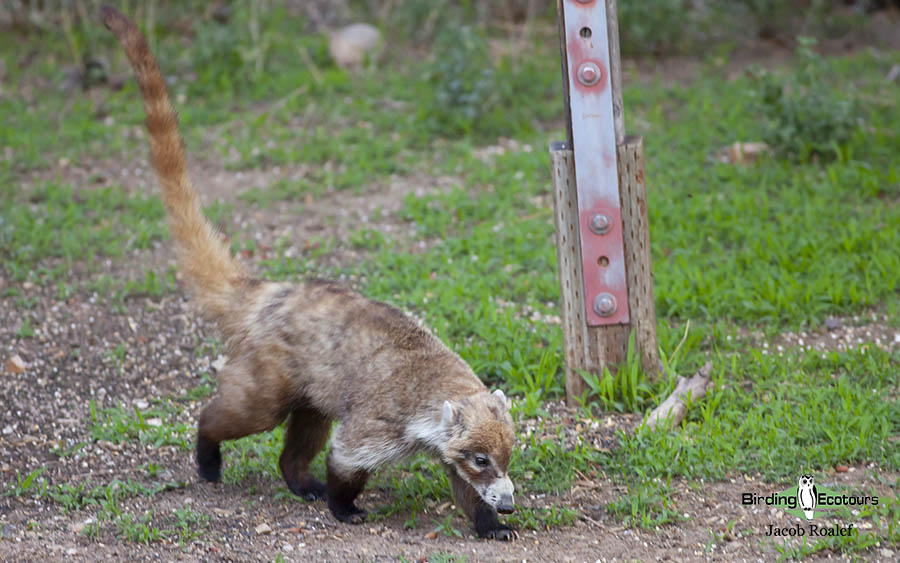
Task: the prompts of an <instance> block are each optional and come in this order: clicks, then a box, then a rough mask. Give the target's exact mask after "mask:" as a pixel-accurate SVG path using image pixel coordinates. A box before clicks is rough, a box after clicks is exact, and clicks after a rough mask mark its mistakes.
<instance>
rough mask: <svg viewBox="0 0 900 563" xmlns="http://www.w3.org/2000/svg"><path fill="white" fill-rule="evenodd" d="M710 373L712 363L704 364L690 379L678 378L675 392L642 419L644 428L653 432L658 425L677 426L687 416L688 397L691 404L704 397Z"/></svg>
mask: <svg viewBox="0 0 900 563" xmlns="http://www.w3.org/2000/svg"><path fill="white" fill-rule="evenodd" d="M711 372H712V363H711V362H706V363H705V364H704V365H703V367H702V368H700V371H698V372H697V373H696V374H694V376H693V377H691V378H690V379H688V378H686V377H681V376H678V382H677V383H676V384H675V390H674V391H672V394H671V395H669V396H668V398H667V399H666V400H665V401H663V402H662V404H661V405H659V406H658V407H656V408H655V409H653V411H651V412H650V414H649V415H647V418H646V419H644V426H646V427H647V428H649V429H650V430H655V429H656V428H657V427H658V426H659V425H660V424H665V425H667V426H668V427H669V428H674V427H676V426H678V424H680V423H681V421H682V420H684V416H685V415H686V414H687V407H688V405H687V403H688V397H690V401H691V402H692V403H695V402H697V401H699V400H700V399H702V398H703V396H704V395H706V389H707V387H709V382H710V377H709V376H710V373H711Z"/></svg>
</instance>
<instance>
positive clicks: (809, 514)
mask: <svg viewBox="0 0 900 563" xmlns="http://www.w3.org/2000/svg"><path fill="white" fill-rule="evenodd" d="M797 504H799V505H800V508H802V509H803V514H805V515H806V519H807V520H812V519H813V515H814V514H815V510H814V509H815V508H816V486H815V484H813V476H812V475H801V476H800V481H799V482H798V483H797Z"/></svg>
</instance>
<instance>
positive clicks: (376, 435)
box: [102, 6, 517, 540]
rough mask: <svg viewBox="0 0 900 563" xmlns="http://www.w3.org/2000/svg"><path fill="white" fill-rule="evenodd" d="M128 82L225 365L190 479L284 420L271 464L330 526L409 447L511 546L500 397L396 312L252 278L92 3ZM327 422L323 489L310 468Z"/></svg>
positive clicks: (154, 76) (143, 64) (159, 81)
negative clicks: (435, 465) (434, 460)
mask: <svg viewBox="0 0 900 563" xmlns="http://www.w3.org/2000/svg"><path fill="white" fill-rule="evenodd" d="M102 15H103V21H104V23H105V24H106V27H107V28H109V29H110V30H112V32H113V33H114V34H115V35H116V37H117V38H118V39H119V42H120V43H121V44H122V47H123V48H124V49H125V53H126V54H127V55H128V58H129V60H130V61H131V64H132V66H133V67H134V73H135V76H136V78H137V82H138V85H139V86H140V90H141V95H142V97H143V100H144V109H145V110H146V113H147V121H146V124H147V131H148V132H149V138H150V153H151V157H152V160H153V167H154V169H155V170H156V173H157V176H158V177H159V183H160V185H161V186H162V200H163V203H164V205H165V208H166V211H167V213H168V217H169V226H170V231H171V234H172V236H173V238H174V239H175V241H176V243H177V245H178V251H179V262H180V268H181V271H182V272H183V273H184V275H185V277H186V278H187V280H188V282H189V284H190V285H191V287H192V289H193V294H194V295H195V298H196V299H197V301H198V302H199V303H200V306H201V307H202V309H203V311H204V312H205V313H206V314H207V315H209V316H210V317H211V318H213V319H215V320H216V321H217V323H218V326H219V328H220V330H221V331H222V333H223V335H224V337H225V338H226V342H227V354H228V362H227V364H226V365H225V367H224V368H223V369H222V370H221V371H220V373H219V384H218V389H217V392H216V394H215V396H214V397H213V398H212V400H211V401H210V403H209V404H208V405H207V406H206V407H205V408H204V409H203V412H202V413H201V415H200V421H199V429H198V437H197V464H198V470H199V473H200V475H201V476H202V477H203V478H204V479H206V480H208V481H218V480H219V477H220V474H221V464H222V457H221V454H220V453H219V444H220V442H222V441H223V440H236V439H238V438H241V437H243V436H248V435H250V434H254V433H257V432H264V431H266V430H270V429H272V428H274V427H275V426H277V425H278V424H281V423H282V422H283V421H284V420H285V419H287V427H286V432H285V436H284V450H283V451H282V454H281V458H280V461H279V465H280V468H281V472H282V474H283V475H284V479H285V481H286V482H287V484H288V487H290V489H291V491H293V492H294V493H295V494H297V495H299V496H302V497H305V498H308V499H317V498H323V497H324V498H326V499H327V501H328V507H329V508H330V509H331V512H332V514H334V516H335V518H337V519H338V520H341V521H343V522H352V523H359V522H362V521H363V519H364V517H365V515H366V513H365V511H364V510H361V509H360V508H358V507H357V506H356V504H355V502H354V501H355V499H356V497H357V495H359V493H360V491H361V490H362V488H363V486H364V485H365V483H366V480H367V479H368V477H369V475H370V473H371V472H372V471H374V470H375V469H377V468H378V467H381V466H383V465H385V464H387V463H389V462H393V461H396V460H399V459H402V458H404V457H406V456H408V455H410V454H412V453H414V452H417V451H429V452H432V453H434V454H436V455H438V456H439V457H440V459H441V461H442V463H443V464H444V466H445V467H446V469H447V473H448V474H449V477H450V482H451V485H452V487H453V493H454V495H455V497H456V501H457V504H458V505H459V506H460V508H462V510H463V511H464V512H465V514H466V515H467V516H468V517H469V518H470V519H471V520H472V522H473V523H474V526H475V531H476V532H477V534H478V535H479V536H481V537H490V538H498V539H503V540H509V539H513V538H515V537H517V534H516V532H515V531H514V530H512V529H511V528H509V527H508V526H504V525H503V524H501V523H500V521H499V519H498V517H497V513H498V512H501V513H510V512H512V511H513V510H514V504H513V495H512V493H513V484H512V481H510V479H509V476H508V473H507V469H508V466H509V458H510V455H511V453H512V448H513V441H514V438H515V436H514V433H513V425H512V419H511V418H510V415H509V403H508V401H507V400H506V397H504V395H503V392H502V391H495V392H494V393H490V392H489V391H488V390H487V388H485V386H484V384H482V383H481V381H480V380H479V379H478V377H477V376H476V375H475V374H474V373H473V372H472V370H471V368H470V367H469V366H468V365H467V364H466V363H465V362H464V361H463V360H462V359H461V358H460V357H459V356H457V355H456V354H455V353H453V352H452V351H450V350H449V349H448V348H447V347H446V346H444V344H443V343H441V341H440V340H438V339H437V338H435V337H434V336H432V335H431V334H430V333H429V332H427V331H426V330H423V329H422V328H420V327H419V326H417V325H416V323H415V322H413V321H412V320H410V319H409V318H407V317H406V316H405V315H404V314H403V313H401V312H400V311H398V310H396V309H394V308H392V307H390V306H388V305H385V304H383V303H378V302H375V301H370V300H368V299H366V298H364V297H362V296H360V295H358V294H356V293H353V292H352V291H350V290H349V289H346V288H344V287H342V286H340V285H338V284H337V283H334V282H329V281H320V280H313V281H309V282H306V283H300V284H288V283H275V282H265V281H260V280H258V279H255V278H252V277H251V276H249V275H248V273H247V272H245V270H244V268H242V267H241V265H240V264H239V263H238V262H236V261H235V260H234V258H233V257H232V256H231V255H230V253H229V250H228V248H227V247H226V246H225V245H224V244H223V242H222V240H221V237H220V236H219V234H218V233H217V232H216V230H215V229H214V228H213V227H212V226H211V225H210V223H209V222H208V221H207V220H206V218H205V217H204V216H203V214H202V212H201V210H200V205H199V202H198V200H197V193H196V192H195V191H194V188H193V186H192V185H191V182H190V180H189V179H188V176H187V172H186V166H185V154H184V148H183V145H182V140H181V136H180V134H179V132H178V125H177V122H176V116H175V110H174V109H173V108H172V104H171V102H170V100H169V94H168V92H167V90H166V85H165V81H164V79H163V76H162V75H161V74H160V71H159V68H158V66H157V64H156V60H155V59H154V58H153V55H152V54H151V53H150V50H149V48H148V46H147V42H146V40H145V39H144V37H143V35H141V33H140V31H139V30H138V28H137V27H136V26H135V25H134V24H133V23H132V22H131V21H129V20H128V19H127V18H126V17H125V16H123V15H122V14H121V13H120V12H119V11H118V10H116V9H115V8H111V7H108V6H104V7H103V8H102ZM333 421H337V422H338V423H337V426H336V427H335V428H334V433H333V436H332V440H331V453H330V455H329V456H328V459H327V483H325V484H323V483H321V482H320V481H318V480H317V479H315V478H314V477H313V476H312V475H311V474H310V472H309V465H310V462H311V461H312V459H313V458H314V457H315V456H316V454H317V453H318V452H319V451H320V450H321V449H322V447H323V446H324V445H325V442H326V440H327V437H328V432H329V430H330V429H331V426H332V422H333Z"/></svg>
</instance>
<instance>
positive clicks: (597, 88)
mask: <svg viewBox="0 0 900 563" xmlns="http://www.w3.org/2000/svg"><path fill="white" fill-rule="evenodd" d="M557 9H558V13H559V20H560V46H561V58H562V63H563V64H562V68H563V84H564V93H565V96H566V116H567V120H568V123H567V133H568V135H569V139H568V140H567V141H566V142H564V143H554V144H552V145H551V147H550V159H551V167H552V170H553V187H554V189H553V193H554V204H555V209H556V213H555V217H556V226H557V257H558V261H559V269H560V291H561V295H562V306H563V331H564V337H565V348H566V395H567V400H568V402H569V403H570V404H574V403H575V402H576V398H579V397H580V396H581V395H582V394H583V392H584V389H585V383H584V380H583V378H582V377H581V376H580V375H579V374H578V372H579V371H580V370H584V371H589V372H593V373H599V372H601V371H602V370H603V368H604V367H609V368H610V369H611V370H612V371H615V370H616V369H617V367H618V365H619V364H620V363H621V362H623V361H624V359H625V357H626V354H627V347H628V335H629V333H630V332H631V331H632V329H633V330H634V331H635V335H636V343H637V345H638V348H639V349H640V351H641V358H642V361H643V363H644V367H645V369H647V370H648V371H649V372H651V373H655V371H656V370H657V368H658V357H657V344H656V313H655V308H654V306H653V282H652V274H651V270H650V248H649V230H648V228H647V203H646V188H645V185H644V165H643V144H642V141H641V139H640V138H626V137H625V119H624V111H623V106H622V97H621V96H622V95H621V78H620V71H619V66H620V65H619V48H618V47H619V40H618V25H617V23H616V21H615V14H616V6H615V0H557ZM609 17H611V18H612V21H610V19H609Z"/></svg>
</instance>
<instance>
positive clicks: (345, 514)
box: [329, 505, 369, 524]
mask: <svg viewBox="0 0 900 563" xmlns="http://www.w3.org/2000/svg"><path fill="white" fill-rule="evenodd" d="M329 508H331V513H332V514H334V517H335V518H337V519H338V520H340V521H341V522H345V523H347V524H362V523H363V522H365V521H366V518H367V517H368V516H369V513H368V512H366V511H365V510H363V509H361V508H357V507H356V506H355V505H351V506H350V507H349V508H347V509H337V510H336V509H335V508H333V507H331V506H329Z"/></svg>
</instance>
